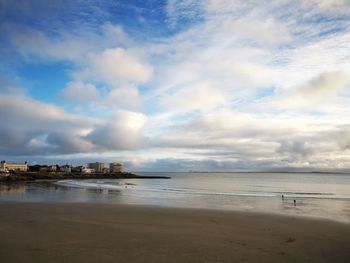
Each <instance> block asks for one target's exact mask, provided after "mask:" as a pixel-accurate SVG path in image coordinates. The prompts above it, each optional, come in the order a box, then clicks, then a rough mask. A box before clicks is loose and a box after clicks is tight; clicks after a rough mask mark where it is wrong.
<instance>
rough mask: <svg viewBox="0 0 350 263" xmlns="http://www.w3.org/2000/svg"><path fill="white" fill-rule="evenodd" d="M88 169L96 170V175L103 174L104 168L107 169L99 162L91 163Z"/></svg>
mask: <svg viewBox="0 0 350 263" xmlns="http://www.w3.org/2000/svg"><path fill="white" fill-rule="evenodd" d="M88 168H90V169H94V170H95V172H96V173H102V172H103V168H105V164H104V163H99V162H95V163H89V164H88Z"/></svg>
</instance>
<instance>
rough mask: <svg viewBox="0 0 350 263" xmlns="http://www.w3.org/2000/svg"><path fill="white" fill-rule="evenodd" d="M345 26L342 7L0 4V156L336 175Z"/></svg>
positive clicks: (345, 86) (224, 2)
mask: <svg viewBox="0 0 350 263" xmlns="http://www.w3.org/2000/svg"><path fill="white" fill-rule="evenodd" d="M349 14H350V3H349V1H347V0H324V1H317V0H308V1H305V0H297V1H295V0H293V1H292V0H280V1H273V2H271V1H240V0H215V1H214V0H205V1H194V0H169V1H39V0H28V1H16V2H14V1H7V0H0V31H1V36H0V56H1V62H0V114H1V115H0V121H1V123H2V124H3V125H1V127H0V157H1V158H2V159H6V160H8V161H24V160H27V161H29V162H38V161H39V162H45V163H65V162H67V161H69V162H73V163H77V164H78V163H79V164H84V163H86V162H88V161H90V160H98V161H105V162H109V161H120V162H124V163H125V164H126V166H127V167H128V168H129V169H130V170H135V171H136V170H137V171H141V170H154V171H156V170H174V169H177V170H219V171H231V170H281V169H285V170H347V169H348V168H349V167H350V151H349V149H350V130H349V129H350V117H349V116H350V114H349V112H350V108H349V105H350V104H349V102H350V101H349V95H350V48H349V47H350V15H349ZM167 167H168V168H167ZM174 167H177V168H174Z"/></svg>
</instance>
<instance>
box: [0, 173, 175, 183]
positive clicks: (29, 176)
mask: <svg viewBox="0 0 350 263" xmlns="http://www.w3.org/2000/svg"><path fill="white" fill-rule="evenodd" d="M69 179H171V177H170V176H157V175H152V176H146V175H137V174H134V173H128V172H123V173H111V174H103V173H91V174H81V173H70V174H62V173H39V172H26V173H14V174H10V175H7V176H0V183H7V182H9V183H11V182H21V181H22V182H23V181H28V182H32V181H35V180H69Z"/></svg>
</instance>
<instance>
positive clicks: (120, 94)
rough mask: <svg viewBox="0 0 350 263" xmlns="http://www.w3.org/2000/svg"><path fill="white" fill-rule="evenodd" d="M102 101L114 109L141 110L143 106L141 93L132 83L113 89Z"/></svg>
mask: <svg viewBox="0 0 350 263" xmlns="http://www.w3.org/2000/svg"><path fill="white" fill-rule="evenodd" d="M102 103H105V104H107V105H108V107H112V108H114V109H124V110H140V109H141V108H142V101H141V98H140V93H139V91H138V89H137V88H136V87H135V86H132V85H129V86H123V87H120V88H115V89H112V90H111V91H110V92H109V93H108V94H107V97H106V99H105V101H104V102H102Z"/></svg>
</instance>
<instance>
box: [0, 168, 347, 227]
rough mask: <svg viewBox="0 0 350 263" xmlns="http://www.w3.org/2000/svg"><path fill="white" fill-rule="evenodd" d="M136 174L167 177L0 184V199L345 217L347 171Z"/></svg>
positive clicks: (342, 218)
mask: <svg viewBox="0 0 350 263" xmlns="http://www.w3.org/2000/svg"><path fill="white" fill-rule="evenodd" d="M139 174H142V175H162V176H170V177H171V179H120V180H118V179H110V180H98V179H90V180H62V181H58V182H54V181H41V182H30V183H25V184H24V183H23V184H15V185H1V186H0V201H3V202H6V201H20V202H90V203H109V204H137V205H156V206H167V207H186V208H209V209H220V210H238V211H252V212H263V213H276V214H288V215H294V216H298V215H301V216H310V217H318V218H326V219H331V220H337V221H342V222H347V223H350V175H346V174H316V173H139ZM282 195H284V200H282ZM294 200H296V205H294Z"/></svg>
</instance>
